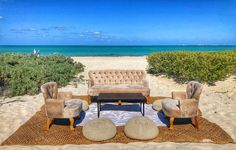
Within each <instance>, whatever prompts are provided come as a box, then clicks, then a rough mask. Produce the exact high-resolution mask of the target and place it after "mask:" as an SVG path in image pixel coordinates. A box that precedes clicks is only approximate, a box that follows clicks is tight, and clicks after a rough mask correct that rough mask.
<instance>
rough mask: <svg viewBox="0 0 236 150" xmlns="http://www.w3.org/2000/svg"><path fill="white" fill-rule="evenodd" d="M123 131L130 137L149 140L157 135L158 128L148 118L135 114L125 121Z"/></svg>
mask: <svg viewBox="0 0 236 150" xmlns="http://www.w3.org/2000/svg"><path fill="white" fill-rule="evenodd" d="M124 132H125V135H126V136H127V137H129V138H131V139H137V140H150V139H153V138H155V137H157V135H158V133H159V130H158V128H157V126H156V124H155V123H154V122H153V121H152V120H150V119H149V118H147V117H143V116H137V117H133V118H131V119H130V120H128V121H127V122H126V124H125V129H124Z"/></svg>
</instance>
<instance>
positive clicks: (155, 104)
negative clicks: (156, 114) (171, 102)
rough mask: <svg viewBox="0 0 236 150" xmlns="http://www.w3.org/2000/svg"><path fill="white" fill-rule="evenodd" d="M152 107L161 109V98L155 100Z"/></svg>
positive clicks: (157, 109)
mask: <svg viewBox="0 0 236 150" xmlns="http://www.w3.org/2000/svg"><path fill="white" fill-rule="evenodd" d="M152 108H153V109H154V110H156V111H160V110H161V109H162V105H161V100H155V101H154V102H153V103H152Z"/></svg>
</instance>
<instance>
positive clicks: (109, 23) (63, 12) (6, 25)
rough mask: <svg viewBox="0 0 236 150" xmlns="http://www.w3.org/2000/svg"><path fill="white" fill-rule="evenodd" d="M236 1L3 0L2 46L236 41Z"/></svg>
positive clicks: (0, 4)
mask: <svg viewBox="0 0 236 150" xmlns="http://www.w3.org/2000/svg"><path fill="white" fill-rule="evenodd" d="M235 8H236V0H94V1H92V0H83V1H82V0H0V45H14V44H17V45H19V44H20V45H25V44H26V45H27V44H29V45H41V44H47V45H58V44H59V45H169V44H171V45H176V44H177V45H182V44H224V45H225V44H227V45H228V44H229V45H232V44H236V9H235Z"/></svg>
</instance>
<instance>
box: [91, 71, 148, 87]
mask: <svg viewBox="0 0 236 150" xmlns="http://www.w3.org/2000/svg"><path fill="white" fill-rule="evenodd" d="M89 78H90V80H91V81H92V82H93V84H94V85H111V84H142V82H143V79H144V78H145V71H144V70H92V71H89Z"/></svg>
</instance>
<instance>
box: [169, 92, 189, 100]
mask: <svg viewBox="0 0 236 150" xmlns="http://www.w3.org/2000/svg"><path fill="white" fill-rule="evenodd" d="M171 95H172V99H175V100H182V99H186V98H187V94H186V92H181V91H179V92H177V91H173V92H172V93H171Z"/></svg>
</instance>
